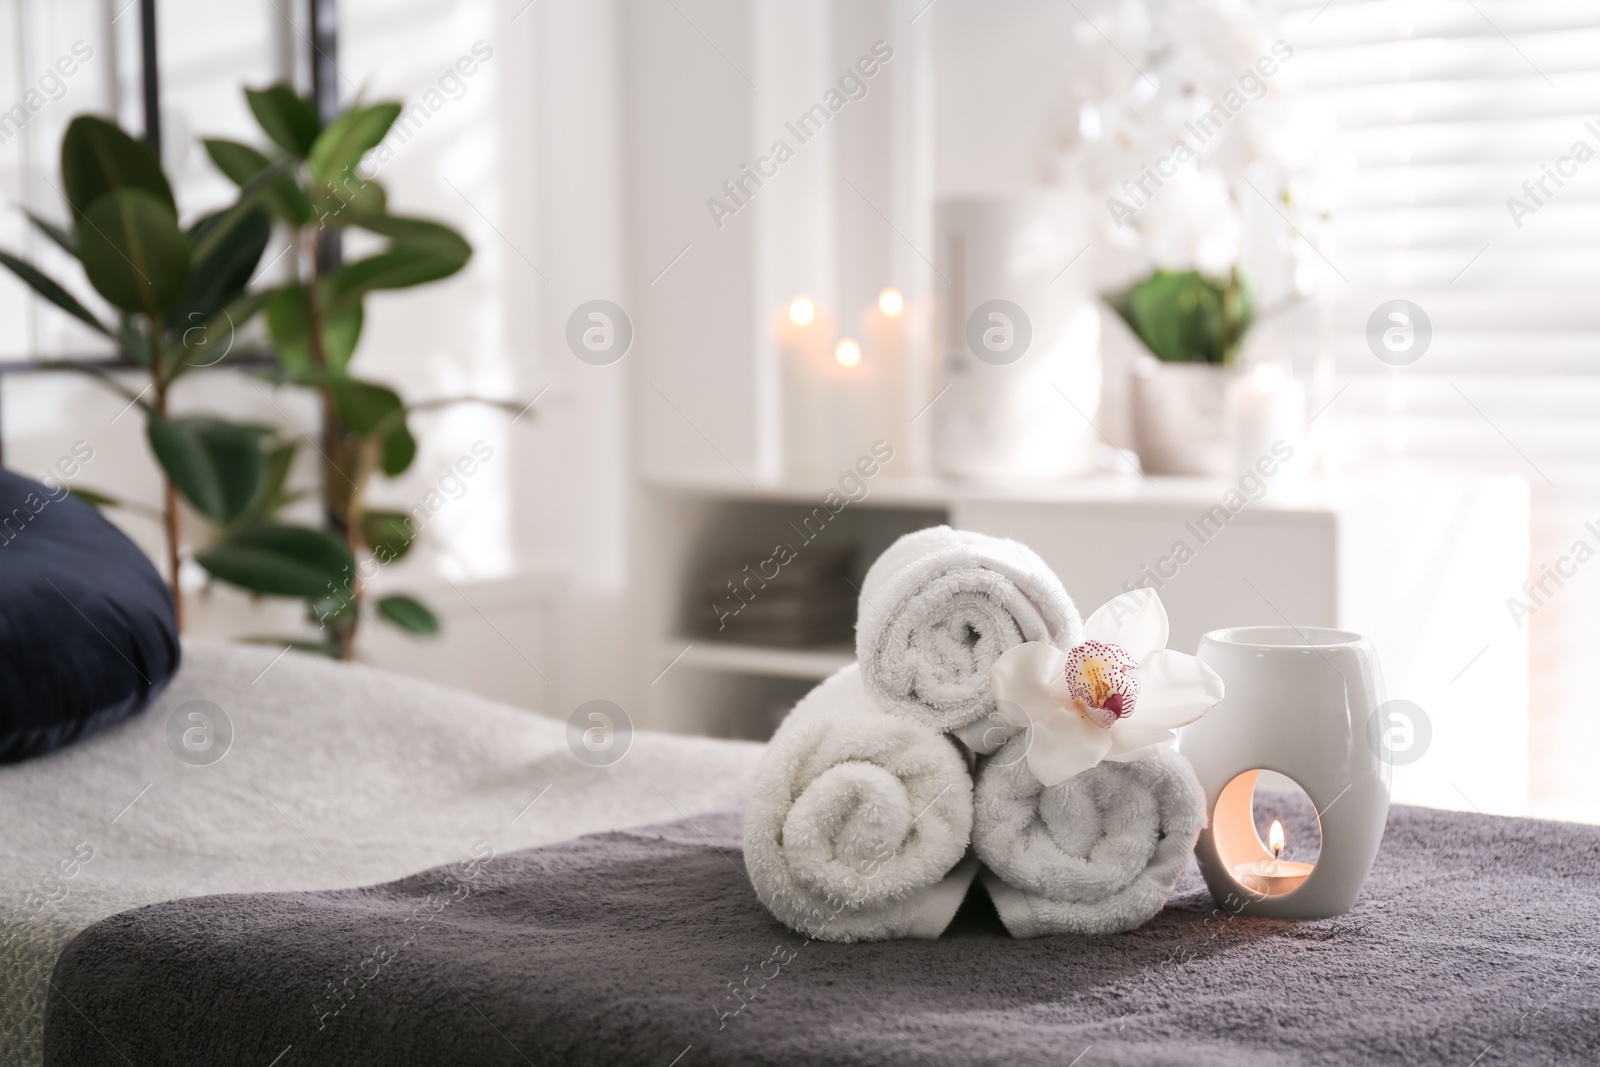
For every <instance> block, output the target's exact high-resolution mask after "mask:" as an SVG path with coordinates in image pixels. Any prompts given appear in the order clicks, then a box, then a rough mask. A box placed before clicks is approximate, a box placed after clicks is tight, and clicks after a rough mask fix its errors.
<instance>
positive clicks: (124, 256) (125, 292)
mask: <svg viewBox="0 0 1600 1067" xmlns="http://www.w3.org/2000/svg"><path fill="white" fill-rule="evenodd" d="M78 258H79V259H81V260H82V261H83V269H84V273H86V274H88V276H89V282H90V284H92V285H93V286H94V287H95V289H96V290H97V291H98V292H99V293H100V295H101V296H103V297H105V298H106V299H107V300H109V301H110V302H111V303H112V304H114V305H116V306H117V307H119V308H121V309H123V310H124V311H143V312H144V313H145V314H147V315H149V316H150V317H152V318H159V317H160V316H161V315H162V313H164V312H165V311H166V310H167V309H168V308H170V307H172V305H173V303H174V302H175V301H176V300H177V298H178V294H179V293H181V292H182V291H183V286H184V283H185V281H187V280H188V276H189V242H188V241H187V240H185V238H184V235H183V231H182V230H180V229H178V218H177V216H176V215H174V214H173V213H172V210H171V209H170V208H169V207H167V205H165V204H163V203H162V202H161V201H160V200H158V199H157V198H156V197H154V196H152V195H151V194H150V193H148V192H146V191H145V190H143V189H119V190H117V191H116V192H111V193H107V194H105V195H104V196H102V197H100V198H99V199H98V200H96V201H95V202H94V204H93V206H91V207H90V208H89V210H88V211H87V212H85V213H84V214H83V215H82V216H81V217H80V218H79V219H78Z"/></svg>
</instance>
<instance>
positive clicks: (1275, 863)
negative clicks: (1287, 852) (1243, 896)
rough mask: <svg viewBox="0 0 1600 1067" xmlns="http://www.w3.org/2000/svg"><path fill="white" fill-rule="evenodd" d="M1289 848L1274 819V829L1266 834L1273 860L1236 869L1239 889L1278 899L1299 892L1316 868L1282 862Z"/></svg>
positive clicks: (1289, 861) (1284, 860) (1235, 873)
mask: <svg viewBox="0 0 1600 1067" xmlns="http://www.w3.org/2000/svg"><path fill="white" fill-rule="evenodd" d="M1287 844H1288V839H1287V837H1286V836H1285V835H1284V832H1283V823H1281V822H1279V821H1278V820H1277V819H1273V820H1272V829H1271V830H1270V831H1269V832H1268V834H1267V847H1268V848H1270V849H1272V858H1271V859H1270V860H1256V861H1255V862H1254V863H1241V864H1239V866H1237V867H1235V868H1234V869H1233V876H1234V877H1235V878H1236V879H1238V881H1239V884H1240V885H1242V886H1244V887H1245V888H1246V889H1248V890H1250V891H1251V892H1252V893H1256V894H1259V895H1261V896H1267V897H1276V896H1281V895H1282V894H1284V893H1288V892H1290V891H1292V890H1295V889H1299V888H1300V883H1302V882H1304V881H1305V880H1306V878H1307V877H1308V876H1309V875H1310V874H1311V871H1312V869H1313V865H1312V864H1309V863H1296V862H1295V861H1293V860H1286V859H1283V858H1281V857H1282V856H1283V850H1284V846H1285V845H1287Z"/></svg>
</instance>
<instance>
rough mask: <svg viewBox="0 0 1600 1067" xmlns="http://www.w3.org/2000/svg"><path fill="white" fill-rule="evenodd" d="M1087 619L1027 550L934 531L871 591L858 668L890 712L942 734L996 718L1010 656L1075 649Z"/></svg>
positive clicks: (905, 550)
mask: <svg viewBox="0 0 1600 1067" xmlns="http://www.w3.org/2000/svg"><path fill="white" fill-rule="evenodd" d="M1082 634H1083V620H1082V618H1081V617H1080V616H1079V615H1078V609H1077V608H1076V607H1075V606H1073V603H1072V598H1071V597H1069V596H1068V595H1067V591H1066V589H1065V588H1063V587H1062V585H1061V580H1060V579H1059V578H1057V577H1056V576H1055V573H1054V572H1053V571H1052V570H1051V569H1050V568H1049V567H1048V566H1046V565H1045V562H1044V560H1042V559H1040V558H1039V556H1038V555H1037V554H1036V553H1035V552H1034V551H1033V550H1032V549H1030V548H1028V547H1027V546H1026V545H1022V544H1019V543H1018V542H1016V541H1011V540H1007V539H1006V538H1001V537H990V536H988V535H987V534H980V533H974V532H972V531H970V530H952V529H951V528H950V527H948V526H934V527H930V528H928V529H926V530H918V531H916V532H915V533H909V534H906V535H905V536H904V537H902V538H900V539H899V540H898V541H896V542H895V543H894V544H892V545H890V546H889V548H888V550H887V551H885V552H884V553H883V555H881V556H879V557H878V559H877V561H876V562H874V563H873V565H872V568H871V569H870V570H868V571H867V576H866V579H865V580H864V581H863V582H862V585H861V605H860V610H859V612H858V614H857V620H856V659H857V662H859V663H860V664H861V677H862V680H863V681H864V682H865V683H866V686H867V689H868V690H869V691H870V692H871V693H872V694H873V695H874V696H875V697H877V698H878V700H879V702H880V704H881V705H882V706H883V707H884V708H886V709H888V710H890V711H893V712H895V713H897V714H900V715H905V716H908V717H909V718H912V719H915V720H916V721H918V722H921V723H926V724H927V725H929V726H932V727H935V728H936V729H939V730H958V729H960V728H962V727H964V726H970V725H972V724H974V723H978V722H980V721H982V720H984V719H986V718H987V717H988V716H989V714H990V713H991V712H993V711H994V710H995V705H994V693H993V690H992V687H991V686H990V682H989V667H990V666H991V665H992V664H993V663H994V661H995V660H996V659H998V658H1000V654H1001V653H1003V652H1005V651H1006V650H1007V649H1008V648H1012V647H1014V646H1016V645H1020V644H1022V643H1023V642H1024V641H1043V642H1046V643H1048V644H1052V645H1055V646H1056V647H1057V648H1062V649H1066V648H1070V647H1072V646H1073V645H1075V644H1077V643H1078V642H1079V641H1080V640H1081V639H1082Z"/></svg>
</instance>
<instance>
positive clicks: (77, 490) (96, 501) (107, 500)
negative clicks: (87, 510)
mask: <svg viewBox="0 0 1600 1067" xmlns="http://www.w3.org/2000/svg"><path fill="white" fill-rule="evenodd" d="M67 492H69V493H71V494H72V495H73V496H74V497H76V498H77V499H79V500H81V501H83V502H84V503H85V504H88V505H89V506H90V507H92V508H114V507H117V506H118V505H120V504H121V503H122V501H120V500H118V499H117V498H116V497H114V496H107V495H106V494H105V493H97V492H95V491H94V490H93V489H85V488H83V487H82V486H77V485H75V486H72V487H71V488H70V489H68V490H67Z"/></svg>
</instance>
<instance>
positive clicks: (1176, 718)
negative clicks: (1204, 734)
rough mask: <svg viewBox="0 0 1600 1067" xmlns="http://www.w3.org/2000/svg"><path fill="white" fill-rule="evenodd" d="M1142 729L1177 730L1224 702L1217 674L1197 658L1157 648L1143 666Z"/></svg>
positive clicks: (1140, 679)
mask: <svg viewBox="0 0 1600 1067" xmlns="http://www.w3.org/2000/svg"><path fill="white" fill-rule="evenodd" d="M1139 685H1140V692H1139V708H1138V711H1137V712H1136V714H1137V716H1138V720H1139V722H1138V727H1139V729H1141V730H1142V729H1166V730H1176V729H1177V728H1178V727H1180V726H1186V725H1188V724H1189V723H1191V722H1194V721H1195V720H1196V719H1198V718H1199V717H1200V716H1202V715H1204V714H1205V713H1206V712H1207V711H1208V710H1210V709H1211V708H1213V707H1215V706H1216V705H1217V704H1218V703H1219V702H1221V700H1222V695H1223V691H1224V688H1223V684H1222V679H1221V678H1220V677H1219V676H1218V675H1217V672H1216V671H1214V670H1212V669H1211V668H1210V667H1208V666H1206V665H1205V664H1204V663H1202V662H1200V660H1198V659H1196V658H1195V657H1193V656H1189V655H1185V654H1184V653H1182V652H1173V651H1172V650H1171V649H1165V648H1163V649H1157V650H1156V651H1154V652H1152V653H1150V654H1149V655H1148V656H1146V657H1145V658H1144V659H1143V660H1141V661H1140V663H1139Z"/></svg>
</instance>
